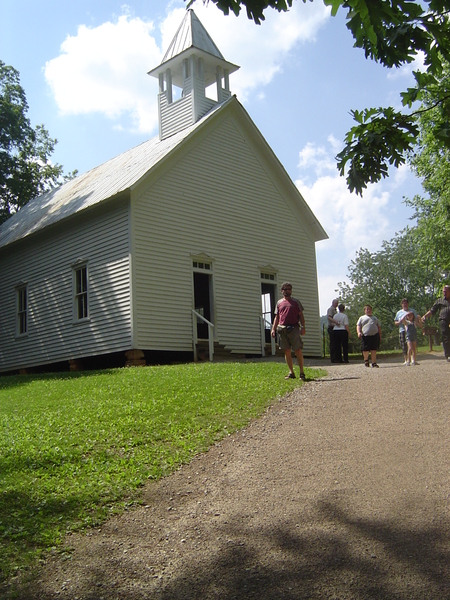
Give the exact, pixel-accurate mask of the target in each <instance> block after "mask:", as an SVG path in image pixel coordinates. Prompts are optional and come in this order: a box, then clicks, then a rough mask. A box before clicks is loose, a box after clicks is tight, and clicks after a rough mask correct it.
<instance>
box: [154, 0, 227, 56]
mask: <svg viewBox="0 0 450 600" xmlns="http://www.w3.org/2000/svg"><path fill="white" fill-rule="evenodd" d="M189 48H197V49H198V50H202V51H203V52H207V53H208V54H212V55H213V56H215V57H216V58H220V59H222V60H225V59H224V57H223V56H222V53H221V52H220V50H219V48H218V47H217V46H216V45H215V43H214V42H213V40H212V39H211V36H210V35H209V33H208V32H207V31H206V29H205V28H204V27H203V25H202V24H201V23H200V21H199V18H198V17H197V15H196V14H195V13H194V11H193V10H192V9H189V10H188V11H186V15H185V17H184V19H183V21H182V23H181V25H180V26H179V28H178V31H177V32H176V34H175V37H174V38H173V40H172V42H171V44H170V46H169V48H168V49H167V52H166V53H165V55H164V58H163V59H162V63H161V64H163V63H165V62H167V61H169V60H170V59H171V58H173V57H174V56H177V55H178V54H181V53H182V52H184V51H185V50H188V49H189Z"/></svg>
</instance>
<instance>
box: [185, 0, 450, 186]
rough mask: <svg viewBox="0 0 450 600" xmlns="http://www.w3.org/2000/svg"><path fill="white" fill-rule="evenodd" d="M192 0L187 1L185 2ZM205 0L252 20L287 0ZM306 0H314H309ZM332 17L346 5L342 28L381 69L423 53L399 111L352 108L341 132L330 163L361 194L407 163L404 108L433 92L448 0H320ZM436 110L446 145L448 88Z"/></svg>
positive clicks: (446, 47) (410, 139)
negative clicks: (339, 148) (350, 120)
mask: <svg viewBox="0 0 450 600" xmlns="http://www.w3.org/2000/svg"><path fill="white" fill-rule="evenodd" d="M195 1H196V0H189V1H188V6H191V5H192V4H193V3H194V2H195ZM202 1H203V3H204V4H207V3H208V2H212V3H213V4H216V6H217V7H218V8H219V9H220V10H222V12H223V13H224V14H226V15H228V14H229V13H230V11H232V12H233V13H234V14H235V15H239V13H240V11H241V8H242V7H245V8H246V10H247V16H248V18H249V19H252V20H253V21H254V22H255V23H256V24H258V25H259V24H261V22H262V21H264V19H265V16H264V13H265V11H267V10H268V9H275V10H278V11H279V12H281V11H283V12H286V11H288V10H289V8H291V7H292V4H293V0H272V1H267V0H202ZM311 1H313V0H311ZM302 2H303V3H304V4H306V2H307V0H302ZM323 2H324V4H325V5H326V6H329V7H330V8H331V14H332V15H333V16H335V15H336V14H337V13H338V11H339V10H344V11H346V16H347V28H348V29H349V30H350V32H351V34H352V36H353V39H354V46H355V47H357V48H362V49H363V50H364V52H365V56H366V58H368V59H371V60H374V61H375V62H378V63H380V64H382V65H383V66H385V67H388V68H396V67H401V66H402V65H405V64H411V63H412V62H413V61H414V60H415V59H416V58H418V57H419V56H423V64H424V70H423V71H414V72H413V76H414V78H415V82H416V85H415V86H414V87H412V88H409V89H407V90H406V91H405V92H403V93H402V94H401V98H402V104H403V107H404V108H405V112H401V111H396V110H394V109H393V108H392V107H379V108H368V109H364V110H352V111H351V113H350V114H351V115H352V116H353V119H354V120H355V122H356V125H355V126H354V127H352V128H351V129H350V131H349V132H348V133H347V135H346V137H345V146H344V148H343V150H342V151H341V152H340V153H339V154H338V156H337V157H336V158H337V166H338V169H339V172H340V174H341V175H342V176H345V177H346V181H347V186H348V188H349V190H350V191H355V192H356V193H357V194H359V195H362V193H363V190H364V189H365V188H366V187H367V185H368V184H369V183H375V182H377V181H380V180H381V179H382V178H383V177H387V175H388V171H389V166H395V167H398V166H399V165H401V164H404V163H405V162H407V158H408V155H409V153H410V152H412V151H413V149H414V146H415V144H416V138H417V135H418V126H417V117H418V112H417V111H416V112H413V111H411V112H407V111H408V110H411V108H412V106H413V105H414V104H415V103H417V102H422V101H423V99H424V97H425V96H426V94H427V93H428V92H430V90H435V91H439V81H440V77H441V75H442V70H443V64H444V63H445V62H448V61H450V35H449V14H450V0H423V1H416V2H413V1H410V0H323ZM436 102H437V105H436V108H437V109H438V110H439V111H440V113H441V119H440V123H439V124H437V125H436V127H435V129H434V130H433V135H435V137H436V139H437V140H438V141H439V144H440V145H441V147H445V148H450V101H449V97H448V94H446V93H441V94H440V97H437V98H436Z"/></svg>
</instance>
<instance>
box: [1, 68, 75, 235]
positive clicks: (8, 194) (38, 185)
mask: <svg viewBox="0 0 450 600" xmlns="http://www.w3.org/2000/svg"><path fill="white" fill-rule="evenodd" d="M27 111H28V104H27V100H26V96H25V92H24V90H23V88H22V86H21V85H20V79H19V73H18V71H16V69H14V68H13V67H10V66H7V65H5V63H3V62H2V61H0V223H2V222H3V221H5V220H6V219H8V218H9V217H10V216H11V215H12V214H13V213H14V212H16V211H17V210H19V209H20V208H21V207H22V206H24V205H25V204H26V203H27V202H29V201H30V200H31V199H32V198H34V197H35V196H38V195H40V194H42V193H43V192H45V191H46V190H48V189H50V188H52V187H55V186H56V185H59V184H60V183H62V181H63V180H65V179H70V178H71V177H73V176H75V174H76V171H74V172H73V173H71V174H69V175H67V176H63V168H62V166H60V165H58V164H56V165H52V164H51V163H50V162H49V158H50V156H51V154H52V153H53V151H54V148H55V144H56V143H57V141H56V140H55V139H51V138H50V137H49V134H48V132H47V130H46V129H45V128H44V126H43V125H38V126H37V127H36V128H35V129H33V127H32V126H31V124H30V120H29V119H28V118H27V116H26V114H27Z"/></svg>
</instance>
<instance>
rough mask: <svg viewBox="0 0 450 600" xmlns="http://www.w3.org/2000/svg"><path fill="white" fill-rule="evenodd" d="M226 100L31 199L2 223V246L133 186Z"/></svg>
mask: <svg viewBox="0 0 450 600" xmlns="http://www.w3.org/2000/svg"><path fill="white" fill-rule="evenodd" d="M224 104H227V102H225V103H224ZM224 104H219V105H217V106H215V107H214V108H213V109H212V110H211V111H210V112H209V113H207V114H206V115H205V116H204V117H202V118H201V119H200V120H199V121H197V123H194V124H193V125H191V126H190V127H187V128H186V129H184V130H182V131H180V132H179V133H176V134H174V135H173V136H171V137H168V138H166V139H164V140H162V141H160V139H159V137H158V136H156V137H154V138H152V139H150V140H148V141H146V142H144V143H142V144H140V145H139V146H136V147H135V148H132V149H131V150H128V151H127V152H124V153H123V154H120V155H119V156H116V157H115V158H112V159H111V160H108V161H107V162H105V163H103V164H102V165H100V166H98V167H95V168H94V169H91V170H90V171H88V172H87V173H84V174H83V175H80V176H79V177H76V178H75V179H72V180H71V181H68V182H67V183H65V184H63V185H61V186H59V187H57V188H55V189H53V190H50V191H49V192H46V193H45V194H43V195H42V196H38V197H36V198H34V199H33V200H30V202H28V204H26V205H25V206H24V207H23V208H21V209H20V210H19V211H18V212H17V213H15V214H14V215H12V216H11V217H10V218H9V219H8V220H7V221H5V222H4V223H3V224H2V225H1V226H0V248H1V247H3V246H6V245H8V244H11V243H12V242H15V241H17V240H19V239H21V238H24V237H26V236H28V235H31V234H32V233H36V232H37V231H40V230H42V229H44V227H47V226H48V225H51V224H54V223H57V222H58V221H61V220H62V219H65V218H67V217H69V216H71V215H74V214H76V213H78V212H80V211H82V210H84V209H86V208H89V207H90V206H93V205H95V204H98V203H99V202H102V201H103V200H106V199H108V198H111V197H113V196H115V195H117V194H119V193H121V192H124V191H126V190H130V189H131V188H132V187H133V186H135V185H136V184H137V183H138V182H139V181H140V180H141V179H142V178H143V177H144V176H145V175H146V174H147V173H148V172H149V171H150V170H151V169H152V168H153V167H154V166H156V165H157V164H158V163H159V162H160V161H161V160H162V159H163V158H164V157H165V156H167V155H168V154H169V153H170V152H171V151H172V150H173V149H174V148H175V147H176V146H178V145H179V144H180V143H181V142H182V141H183V140H184V139H185V138H187V137H188V136H189V135H190V134H191V133H192V132H193V131H195V130H196V129H197V128H198V127H200V126H201V124H202V123H203V122H204V121H205V120H207V119H208V118H209V117H210V116H211V115H212V114H213V113H214V112H216V111H217V110H220V108H221V107H222V106H224Z"/></svg>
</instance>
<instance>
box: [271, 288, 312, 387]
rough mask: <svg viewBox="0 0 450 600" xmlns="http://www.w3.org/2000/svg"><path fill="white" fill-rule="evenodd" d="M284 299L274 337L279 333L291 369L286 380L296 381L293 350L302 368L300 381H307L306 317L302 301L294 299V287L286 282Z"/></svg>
mask: <svg viewBox="0 0 450 600" xmlns="http://www.w3.org/2000/svg"><path fill="white" fill-rule="evenodd" d="M281 293H282V294H283V298H281V300H278V302H277V305H276V308H275V319H274V321H273V325H272V332H271V333H272V337H275V336H276V334H277V333H278V336H279V344H280V348H281V349H282V350H284V358H285V360H286V364H287V366H288V367H289V374H288V375H286V377H285V379H295V373H294V365H293V361H292V350H293V351H294V352H295V356H296V357H297V360H298V366H299V367H300V379H303V381H305V373H304V372H303V354H302V348H303V340H302V338H301V336H302V335H304V334H305V317H304V315H303V306H302V304H301V302H300V300H297V299H296V298H292V285H291V284H290V283H289V282H288V281H286V282H285V283H283V285H282V286H281Z"/></svg>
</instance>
